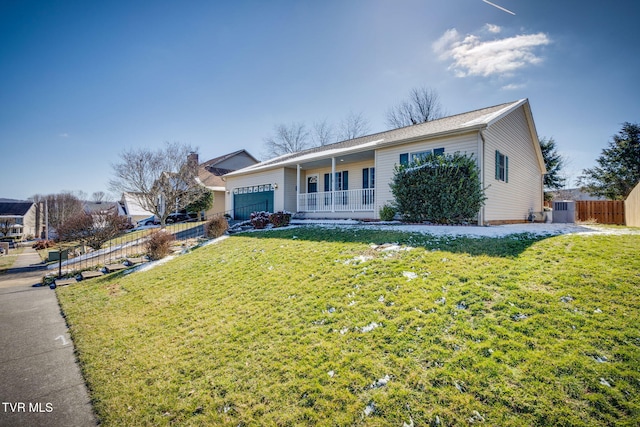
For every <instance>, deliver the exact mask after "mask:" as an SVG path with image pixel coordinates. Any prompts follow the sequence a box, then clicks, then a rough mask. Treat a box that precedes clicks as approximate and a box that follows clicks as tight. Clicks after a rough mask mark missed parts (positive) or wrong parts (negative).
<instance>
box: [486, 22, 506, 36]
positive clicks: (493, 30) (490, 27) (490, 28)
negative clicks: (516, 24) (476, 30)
mask: <svg viewBox="0 0 640 427" xmlns="http://www.w3.org/2000/svg"><path fill="white" fill-rule="evenodd" d="M485 27H486V28H487V31H489V32H490V33H493V34H498V33H499V32H500V31H502V28H500V26H499V25H493V24H486V25H485Z"/></svg>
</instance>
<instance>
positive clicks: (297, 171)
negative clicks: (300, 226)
mask: <svg viewBox="0 0 640 427" xmlns="http://www.w3.org/2000/svg"><path fill="white" fill-rule="evenodd" d="M296 212H300V165H299V164H298V165H296Z"/></svg>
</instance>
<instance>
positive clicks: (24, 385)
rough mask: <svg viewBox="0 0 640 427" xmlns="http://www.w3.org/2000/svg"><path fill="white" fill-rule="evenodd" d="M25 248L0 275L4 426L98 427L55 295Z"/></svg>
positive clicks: (34, 255)
mask: <svg viewBox="0 0 640 427" xmlns="http://www.w3.org/2000/svg"><path fill="white" fill-rule="evenodd" d="M45 273H46V270H45V269H44V267H43V266H42V265H41V264H40V257H39V256H38V254H37V253H36V251H35V250H33V249H32V248H31V247H28V248H25V249H24V251H23V252H22V253H21V254H20V255H19V256H18V259H17V260H16V262H15V263H14V265H13V268H12V269H10V270H9V271H8V272H7V273H5V274H2V275H0V378H1V380H0V426H65V427H66V426H79V427H84V426H95V425H97V420H96V418H95V415H94V413H93V408H92V406H91V402H90V399H89V394H88V392H87V388H86V385H85V382H84V379H83V378H82V375H81V373H80V369H79V367H78V364H77V362H76V358H75V354H74V347H73V343H72V342H71V338H70V337H69V331H68V329H67V325H66V322H65V319H64V318H63V317H62V314H61V312H60V306H59V305H58V299H57V298H56V294H55V291H52V290H51V289H49V287H34V286H33V285H37V284H40V283H41V282H42V276H43V275H44V274H45Z"/></svg>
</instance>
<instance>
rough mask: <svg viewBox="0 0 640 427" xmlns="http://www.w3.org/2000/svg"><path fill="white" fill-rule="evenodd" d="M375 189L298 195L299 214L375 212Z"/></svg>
mask: <svg viewBox="0 0 640 427" xmlns="http://www.w3.org/2000/svg"><path fill="white" fill-rule="evenodd" d="M374 204H375V189H374V188H363V189H359V190H339V191H321V192H316V193H303V194H298V212H312V213H317V212H373V211H374Z"/></svg>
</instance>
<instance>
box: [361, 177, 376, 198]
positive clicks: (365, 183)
mask: <svg viewBox="0 0 640 427" xmlns="http://www.w3.org/2000/svg"><path fill="white" fill-rule="evenodd" d="M375 187H376V168H364V169H362V188H363V190H364V191H363V192H362V203H363V204H365V205H369V204H371V203H373V189H374V188H375Z"/></svg>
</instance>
